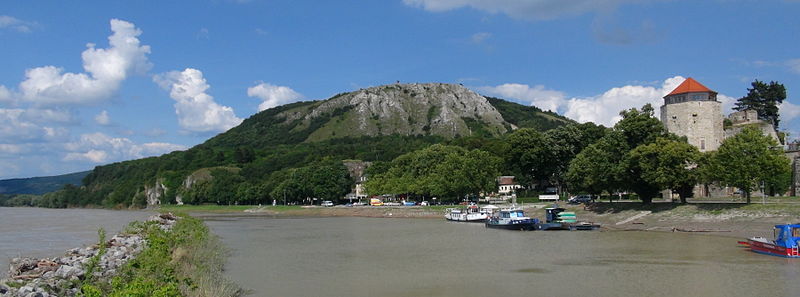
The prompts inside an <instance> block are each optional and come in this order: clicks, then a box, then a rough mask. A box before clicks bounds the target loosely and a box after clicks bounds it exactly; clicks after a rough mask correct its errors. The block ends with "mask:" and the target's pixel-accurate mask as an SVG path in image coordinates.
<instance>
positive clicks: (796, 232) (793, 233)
mask: <svg viewBox="0 0 800 297" xmlns="http://www.w3.org/2000/svg"><path fill="white" fill-rule="evenodd" d="M774 232H775V240H768V239H766V238H764V237H752V238H748V239H747V241H739V244H742V245H745V246H749V247H750V250H751V251H753V252H756V253H760V254H765V255H771V256H778V257H786V258H800V252H799V251H798V242H800V224H787V225H775V229H774Z"/></svg>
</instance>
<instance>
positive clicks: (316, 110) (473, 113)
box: [278, 83, 510, 141]
mask: <svg viewBox="0 0 800 297" xmlns="http://www.w3.org/2000/svg"><path fill="white" fill-rule="evenodd" d="M278 117H283V118H284V119H285V123H287V124H288V123H291V122H293V121H296V120H302V121H303V123H304V125H303V126H305V127H309V126H311V125H312V122H313V121H315V120H319V119H323V118H326V117H328V118H331V119H330V120H328V121H327V122H326V123H324V124H323V125H322V127H320V128H319V129H317V130H316V131H314V132H313V133H311V135H310V136H309V138H308V140H310V141H314V140H323V139H329V138H337V137H346V136H355V137H358V136H379V135H391V134H400V135H439V136H444V137H448V138H452V137H458V136H469V135H473V134H474V133H477V132H478V131H476V130H482V131H481V132H482V133H487V134H489V135H494V136H497V135H500V134H503V133H505V132H507V130H508V128H507V127H510V126H508V125H507V123H506V122H505V121H504V120H503V116H502V115H501V114H500V112H498V111H497V109H495V107H494V106H492V104H490V103H489V101H488V100H487V99H486V98H485V97H483V96H481V95H478V94H477V93H475V92H473V91H471V90H469V89H467V88H465V87H463V86H461V85H454V84H442V83H425V84H418V83H415V84H392V85H385V86H379V87H372V88H367V89H361V90H358V91H354V92H350V93H345V94H340V95H337V96H335V97H333V98H331V99H328V100H326V101H322V102H320V104H318V105H315V106H313V107H308V108H306V109H305V110H303V111H298V110H287V111H286V112H284V113H282V114H278ZM305 127H302V126H301V127H300V129H303V128H305ZM296 129H297V128H296Z"/></svg>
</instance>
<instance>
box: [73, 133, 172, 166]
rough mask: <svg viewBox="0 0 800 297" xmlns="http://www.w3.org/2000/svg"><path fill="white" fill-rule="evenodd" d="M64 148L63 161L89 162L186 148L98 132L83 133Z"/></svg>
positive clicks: (137, 156)
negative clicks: (138, 141)
mask: <svg viewBox="0 0 800 297" xmlns="http://www.w3.org/2000/svg"><path fill="white" fill-rule="evenodd" d="M64 148H65V149H66V151H67V153H66V154H65V156H64V158H63V160H64V161H85V162H91V163H105V162H111V161H120V160H128V159H138V158H144V157H149V156H157V155H161V154H165V153H168V152H172V151H175V150H184V149H186V147H185V146H183V145H179V144H171V143H161V142H152V143H144V144H136V143H134V142H133V141H131V140H130V139H128V138H124V137H111V136H108V135H105V134H103V133H99V132H98V133H89V134H83V135H81V137H80V139H79V140H77V141H74V142H69V143H67V144H65V145H64Z"/></svg>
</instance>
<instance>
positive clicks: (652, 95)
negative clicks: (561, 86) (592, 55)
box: [564, 76, 684, 126]
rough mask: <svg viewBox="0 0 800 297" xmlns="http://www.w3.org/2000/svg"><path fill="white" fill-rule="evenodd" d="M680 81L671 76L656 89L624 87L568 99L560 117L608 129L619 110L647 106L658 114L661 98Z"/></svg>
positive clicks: (617, 117)
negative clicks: (595, 94)
mask: <svg viewBox="0 0 800 297" xmlns="http://www.w3.org/2000/svg"><path fill="white" fill-rule="evenodd" d="M683 81H684V78H683V77H681V76H675V77H672V78H668V79H666V80H664V82H663V83H662V84H661V86H660V87H653V86H638V85H627V86H622V87H616V88H611V89H610V90H608V91H606V92H604V93H603V94H600V95H597V96H593V97H587V98H572V99H570V100H569V101H568V102H567V104H566V108H565V111H564V115H565V116H567V117H569V118H571V119H574V120H576V121H578V122H581V123H584V122H594V123H597V124H603V125H606V126H612V125H614V124H615V123H616V122H617V121H619V120H620V119H621V117H620V115H619V112H620V111H621V110H625V109H630V108H634V107H635V108H640V107H642V106H643V105H645V104H648V103H649V104H651V105H653V107H654V108H656V110H658V107H659V106H661V105H662V103H663V97H664V96H665V95H667V94H669V92H671V91H672V90H674V89H675V88H676V87H678V85H680V84H681V83H682V82H683Z"/></svg>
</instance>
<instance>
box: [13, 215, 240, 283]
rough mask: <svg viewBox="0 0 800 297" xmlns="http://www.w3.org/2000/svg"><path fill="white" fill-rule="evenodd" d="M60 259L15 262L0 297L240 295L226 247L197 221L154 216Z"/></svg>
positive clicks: (103, 236)
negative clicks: (229, 276) (228, 269)
mask: <svg viewBox="0 0 800 297" xmlns="http://www.w3.org/2000/svg"><path fill="white" fill-rule="evenodd" d="M98 234H99V237H100V240H99V242H98V244H95V245H92V246H89V247H85V248H75V249H71V250H69V251H67V253H66V255H65V256H63V257H55V258H41V259H36V258H15V259H13V260H12V261H11V268H10V271H9V274H8V278H6V279H3V280H0V296H3V297H7V296H8V297H11V296H14V297H16V296H41V297H48V296H86V297H93V296H176V297H177V296H240V295H241V294H242V291H241V290H240V289H239V288H238V286H236V285H235V284H234V283H232V282H230V281H228V280H226V279H225V278H224V277H222V265H223V264H224V262H225V257H226V253H225V249H224V248H223V246H222V244H220V243H219V240H218V238H217V237H216V236H215V235H213V234H211V233H210V232H209V230H208V228H207V227H206V226H205V224H204V223H203V222H202V221H201V220H199V219H196V218H192V217H189V216H185V215H181V216H174V215H172V214H169V213H167V214H160V215H154V216H153V217H151V218H150V219H148V220H147V221H145V222H133V223H131V224H130V225H129V227H128V228H127V229H126V230H125V231H123V232H120V233H119V234H117V235H114V236H113V237H111V239H110V240H105V233H104V232H103V231H102V229H101V231H100V232H99V233H98Z"/></svg>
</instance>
